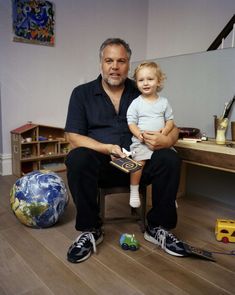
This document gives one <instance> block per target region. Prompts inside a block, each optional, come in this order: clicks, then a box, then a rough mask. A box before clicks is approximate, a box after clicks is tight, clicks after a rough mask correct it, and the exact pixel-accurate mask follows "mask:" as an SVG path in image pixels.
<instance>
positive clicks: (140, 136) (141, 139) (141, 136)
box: [138, 133, 144, 142]
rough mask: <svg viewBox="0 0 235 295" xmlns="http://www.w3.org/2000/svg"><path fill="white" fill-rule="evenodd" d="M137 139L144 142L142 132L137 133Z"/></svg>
mask: <svg viewBox="0 0 235 295" xmlns="http://www.w3.org/2000/svg"><path fill="white" fill-rule="evenodd" d="M138 139H139V141H140V142H144V137H143V134H142V133H140V134H139V136H138Z"/></svg>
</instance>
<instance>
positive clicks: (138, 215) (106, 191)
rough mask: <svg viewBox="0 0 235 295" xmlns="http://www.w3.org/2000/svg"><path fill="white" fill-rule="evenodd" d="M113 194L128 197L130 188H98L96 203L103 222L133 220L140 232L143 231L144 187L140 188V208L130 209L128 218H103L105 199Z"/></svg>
mask: <svg viewBox="0 0 235 295" xmlns="http://www.w3.org/2000/svg"><path fill="white" fill-rule="evenodd" d="M113 194H128V196H129V195H130V187H129V186H122V187H110V188H101V187H100V188H99V193H98V203H99V207H100V217H101V219H102V221H103V223H105V222H120V221H130V220H135V221H137V222H138V223H139V224H140V228H141V231H142V232H144V231H145V214H146V186H144V187H141V188H140V198H141V206H140V208H132V207H130V208H131V212H130V215H129V216H120V217H105V197H106V196H108V195H113Z"/></svg>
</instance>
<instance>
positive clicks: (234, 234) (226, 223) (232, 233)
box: [215, 219, 235, 243]
mask: <svg viewBox="0 0 235 295" xmlns="http://www.w3.org/2000/svg"><path fill="white" fill-rule="evenodd" d="M215 236H216V240H217V241H222V242H223V243H228V242H233V243H235V220H232V219H217V220H216V226H215Z"/></svg>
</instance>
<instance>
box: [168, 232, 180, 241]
mask: <svg viewBox="0 0 235 295" xmlns="http://www.w3.org/2000/svg"><path fill="white" fill-rule="evenodd" d="M167 235H168V237H170V238H171V239H172V240H173V242H176V243H179V242H180V241H179V240H178V239H177V238H176V236H174V235H173V234H172V233H169V232H167Z"/></svg>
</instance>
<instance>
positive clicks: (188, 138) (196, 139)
mask: <svg viewBox="0 0 235 295" xmlns="http://www.w3.org/2000/svg"><path fill="white" fill-rule="evenodd" d="M182 139H183V141H187V142H192V143H196V142H200V141H202V139H201V138H194V137H183V138H182Z"/></svg>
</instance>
